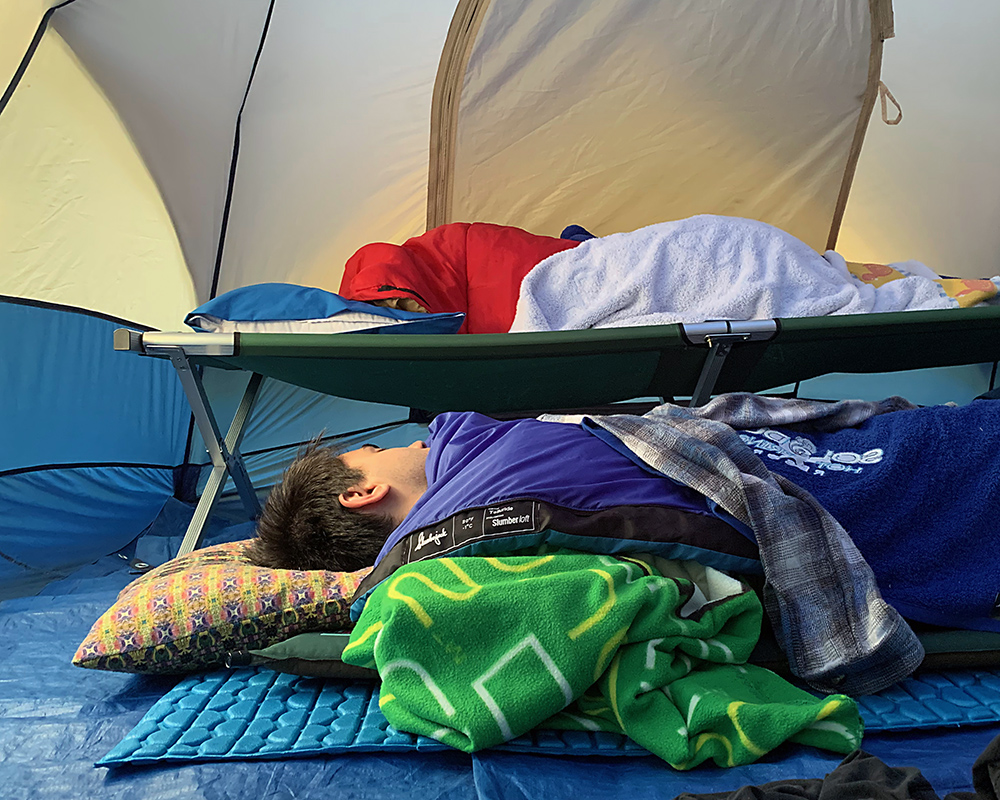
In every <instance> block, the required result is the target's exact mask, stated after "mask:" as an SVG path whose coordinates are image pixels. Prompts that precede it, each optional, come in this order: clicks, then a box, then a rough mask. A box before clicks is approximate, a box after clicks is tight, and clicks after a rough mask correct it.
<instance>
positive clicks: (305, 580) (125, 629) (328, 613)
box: [73, 542, 370, 674]
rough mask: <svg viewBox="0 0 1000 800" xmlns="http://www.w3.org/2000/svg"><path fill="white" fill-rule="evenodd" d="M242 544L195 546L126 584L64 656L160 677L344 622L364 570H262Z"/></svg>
mask: <svg viewBox="0 0 1000 800" xmlns="http://www.w3.org/2000/svg"><path fill="white" fill-rule="evenodd" d="M245 544H246V542H229V543H226V544H220V545H215V546H213V547H206V548H204V549H202V550H196V551H194V552H193V553H189V554H188V555H186V556H181V557H180V558H175V559H173V560H172V561H168V562H167V563H166V564H163V565H161V566H159V567H157V568H156V569H153V570H151V571H150V572H148V573H147V574H145V575H143V576H142V577H141V578H139V579H138V580H135V581H133V582H132V583H130V584H129V585H128V586H126V587H125V588H124V589H123V590H122V592H121V594H119V595H118V599H117V600H116V601H115V604H114V605H113V606H111V608H109V609H108V610H107V611H106V612H105V613H104V615H103V616H102V617H101V618H100V619H99V620H97V622H95V623H94V626H93V627H92V628H91V629H90V633H89V634H88V635H87V638H86V639H84V641H83V644H81V645H80V648H79V649H78V650H77V652H76V655H75V656H74V657H73V663H74V664H75V665H76V666H78V667H88V668H90V669H106V670H113V671H116V672H141V673H146V674H166V673H184V672H195V671H198V670H203V669H215V668H218V667H222V666H225V660H226V654H227V653H229V652H234V651H243V650H252V649H257V648H262V647H267V646H269V645H271V644H274V643H275V642H279V641H282V640H283V639H287V638H288V637H289V636H293V635H295V634H298V633H305V632H307V631H336V630H342V629H344V628H349V627H350V624H351V623H350V618H349V615H348V612H349V609H350V603H351V597H352V596H353V594H354V590H355V588H357V585H358V583H360V581H361V579H362V578H363V577H364V576H365V575H367V574H368V572H369V571H370V570H369V569H363V570H359V571H358V572H324V571H322V570H314V571H308V572H303V571H298V570H285V569H267V568H265V567H257V566H254V565H253V564H251V563H250V562H249V561H247V559H246V558H245V557H244V555H243V548H244V545H245Z"/></svg>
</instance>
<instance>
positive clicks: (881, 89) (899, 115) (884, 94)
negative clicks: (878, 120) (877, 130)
mask: <svg viewBox="0 0 1000 800" xmlns="http://www.w3.org/2000/svg"><path fill="white" fill-rule="evenodd" d="M878 96H879V100H880V101H881V102H882V122H884V123H885V124H886V125H898V124H899V123H900V122H902V121H903V107H902V106H901V105H900V104H899V102H898V101H897V100H896V98H895V97H893V96H892V92H890V91H889V87H888V86H886V85H885V84H884V83H883V82H882V81H879V82H878ZM887 100H888V102H889V103H892V104H893V105H894V106H895V107H896V116H895V117H893V118H892V119H889V109H888V106H887V103H886V101H887Z"/></svg>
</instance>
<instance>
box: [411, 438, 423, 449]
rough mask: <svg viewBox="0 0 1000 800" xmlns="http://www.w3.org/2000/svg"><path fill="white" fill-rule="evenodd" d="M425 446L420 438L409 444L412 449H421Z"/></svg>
mask: <svg viewBox="0 0 1000 800" xmlns="http://www.w3.org/2000/svg"><path fill="white" fill-rule="evenodd" d="M425 447H427V445H426V444H425V443H424V442H423V441H421V440H420V439H417V441H415V442H414V443H413V444H411V445H410V448H411V449H414V450H423V449H424V448H425Z"/></svg>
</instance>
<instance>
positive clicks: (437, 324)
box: [184, 283, 465, 333]
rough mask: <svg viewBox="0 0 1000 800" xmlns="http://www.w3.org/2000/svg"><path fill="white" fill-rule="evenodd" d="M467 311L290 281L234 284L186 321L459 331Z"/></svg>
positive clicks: (204, 325) (205, 325)
mask: <svg viewBox="0 0 1000 800" xmlns="http://www.w3.org/2000/svg"><path fill="white" fill-rule="evenodd" d="M464 319H465V314H462V313H459V312H454V313H446V314H422V313H420V312H416V311H401V310H399V309H396V308H384V307H382V306H374V305H371V304H370V303H362V302H359V301H357V300H345V299H344V298H343V297H341V296H340V295H339V294H334V293H333V292H327V291H324V290H323V289H316V288H313V287H310V286H296V285H294V284H291V283H258V284H254V285H253V286H243V287H241V288H239V289H233V290H232V291H230V292H226V293H225V294H223V295H219V296H218V297H216V298H215V299H214V300H209V301H208V302H207V303H205V304H203V305H200V306H198V308H196V309H195V310H194V311H192V312H191V313H190V314H188V315H187V316H186V317H185V318H184V324H185V325H189V326H190V327H192V328H194V329H195V330H198V331H210V332H213V333H216V332H217V333H229V332H233V331H244V332H247V333H362V332H363V333H455V332H456V331H457V330H458V329H459V328H460V327H462V321H463V320H464Z"/></svg>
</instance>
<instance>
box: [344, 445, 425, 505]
mask: <svg viewBox="0 0 1000 800" xmlns="http://www.w3.org/2000/svg"><path fill="white" fill-rule="evenodd" d="M427 453H428V450H427V445H426V444H424V443H423V442H421V441H416V442H414V443H413V444H411V445H410V446H409V447H390V448H386V449H383V448H381V447H379V446H378V445H374V444H364V445H361V447H359V448H358V449H357V450H350V451H349V452H347V453H342V454H341V456H340V458H341V460H342V461H343V462H344V463H345V464H346V465H347V466H348V467H350V468H351V469H356V470H360V471H361V472H363V473H364V474H365V477H366V478H367V479H368V480H369V481H371V482H372V483H385V484H388V485H389V486H391V487H393V488H395V489H399V490H403V491H404V492H407V493H411V494H415V495H416V496H419V495H421V494H423V493H424V492H426V491H427V472H426V465H427Z"/></svg>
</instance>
